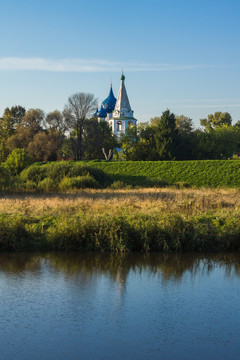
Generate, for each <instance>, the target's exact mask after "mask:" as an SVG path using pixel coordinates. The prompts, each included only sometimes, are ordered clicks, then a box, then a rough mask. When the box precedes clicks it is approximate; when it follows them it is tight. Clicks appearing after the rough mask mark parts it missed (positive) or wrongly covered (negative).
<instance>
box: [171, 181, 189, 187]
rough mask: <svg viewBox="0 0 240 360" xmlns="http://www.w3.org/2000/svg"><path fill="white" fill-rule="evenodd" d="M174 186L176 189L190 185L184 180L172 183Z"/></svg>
mask: <svg viewBox="0 0 240 360" xmlns="http://www.w3.org/2000/svg"><path fill="white" fill-rule="evenodd" d="M174 186H175V187H176V188H177V189H187V188H190V187H191V185H190V184H188V183H186V182H184V181H178V182H176V183H175V184H174Z"/></svg>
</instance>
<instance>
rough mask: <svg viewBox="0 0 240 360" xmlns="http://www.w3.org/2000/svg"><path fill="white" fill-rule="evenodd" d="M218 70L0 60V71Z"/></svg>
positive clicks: (51, 60) (83, 61)
mask: <svg viewBox="0 0 240 360" xmlns="http://www.w3.org/2000/svg"><path fill="white" fill-rule="evenodd" d="M211 67H213V68H218V67H221V66H215V65H174V64H145V63H138V62H136V63H134V62H129V63H120V62H114V61H105V60H101V59H95V60H86V59H44V58H20V57H5V58H0V71H21V70H22V71H23V70H24V71H29V70H30V71H53V72H83V73H86V72H119V71H121V70H122V68H123V69H124V71H176V70H191V69H202V68H211Z"/></svg>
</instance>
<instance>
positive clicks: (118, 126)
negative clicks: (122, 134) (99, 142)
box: [117, 121, 122, 131]
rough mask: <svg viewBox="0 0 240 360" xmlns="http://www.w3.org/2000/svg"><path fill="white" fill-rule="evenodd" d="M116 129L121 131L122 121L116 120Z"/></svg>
mask: <svg viewBox="0 0 240 360" xmlns="http://www.w3.org/2000/svg"><path fill="white" fill-rule="evenodd" d="M117 131H122V121H118V122H117Z"/></svg>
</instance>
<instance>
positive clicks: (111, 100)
mask: <svg viewBox="0 0 240 360" xmlns="http://www.w3.org/2000/svg"><path fill="white" fill-rule="evenodd" d="M116 101H117V99H116V98H115V96H114V95H113V90H112V85H111V88H110V92H109V95H108V97H107V98H106V99H105V100H104V101H103V103H102V104H103V106H104V108H105V109H106V111H107V113H111V112H113V110H114V108H115V104H116Z"/></svg>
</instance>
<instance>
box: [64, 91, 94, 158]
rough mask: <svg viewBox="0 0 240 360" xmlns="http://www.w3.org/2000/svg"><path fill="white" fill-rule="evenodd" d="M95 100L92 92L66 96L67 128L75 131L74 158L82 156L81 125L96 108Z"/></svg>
mask: <svg viewBox="0 0 240 360" xmlns="http://www.w3.org/2000/svg"><path fill="white" fill-rule="evenodd" d="M96 107H97V100H96V99H95V98H94V95H93V94H85V93H76V94H74V95H72V96H70V97H69V98H68V103H67V105H66V106H65V121H66V125H67V127H68V129H69V130H72V131H75V135H76V142H75V146H76V149H75V151H74V153H75V159H76V160H81V159H82V158H83V126H84V122H85V121H86V119H87V118H88V117H91V116H92V114H93V112H94V111H95V110H96Z"/></svg>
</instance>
